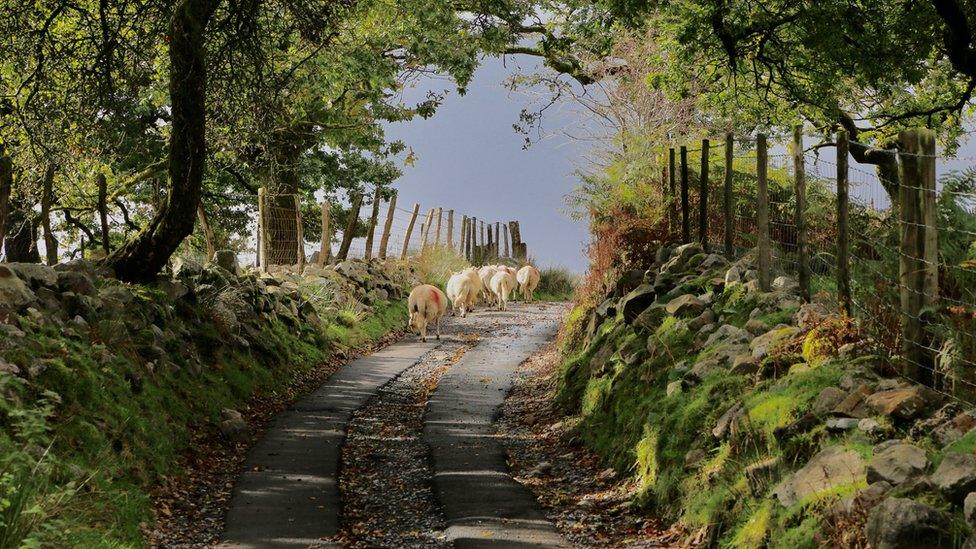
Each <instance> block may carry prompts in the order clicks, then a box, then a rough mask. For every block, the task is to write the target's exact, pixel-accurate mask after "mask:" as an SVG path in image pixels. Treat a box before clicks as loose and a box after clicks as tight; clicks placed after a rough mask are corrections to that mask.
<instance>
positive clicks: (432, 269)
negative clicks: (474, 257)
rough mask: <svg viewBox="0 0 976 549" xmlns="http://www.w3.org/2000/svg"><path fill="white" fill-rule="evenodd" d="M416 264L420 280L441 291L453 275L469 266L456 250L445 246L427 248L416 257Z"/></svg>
mask: <svg viewBox="0 0 976 549" xmlns="http://www.w3.org/2000/svg"><path fill="white" fill-rule="evenodd" d="M417 264H418V267H419V272H420V279H421V280H422V281H423V282H424V283H425V284H432V285H434V286H437V287H438V288H441V289H444V288H446V287H447V281H448V279H450V278H451V275H452V274H453V273H456V272H458V271H461V270H463V269H465V268H467V267H470V266H471V264H470V263H468V261H467V260H465V259H464V257H463V256H461V255H460V254H458V253H457V250H454V249H452V248H449V247H447V246H428V247H427V248H426V249H424V251H423V253H421V254H420V255H419V256H418V257H417Z"/></svg>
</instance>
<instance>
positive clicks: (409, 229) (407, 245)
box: [400, 203, 420, 259]
mask: <svg viewBox="0 0 976 549" xmlns="http://www.w3.org/2000/svg"><path fill="white" fill-rule="evenodd" d="M419 213H420V204H419V203H415V204H414V205H413V213H411V214H410V223H408V224H407V234H406V236H404V237H403V249H402V250H400V259H406V258H407V250H409V249H410V235H411V234H412V233H413V226H414V224H415V223H416V222H417V214H419Z"/></svg>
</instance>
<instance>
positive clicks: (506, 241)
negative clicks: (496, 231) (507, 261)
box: [502, 223, 512, 257]
mask: <svg viewBox="0 0 976 549" xmlns="http://www.w3.org/2000/svg"><path fill="white" fill-rule="evenodd" d="M502 233H503V234H504V235H505V257H512V256H511V255H510V254H509V252H508V223H502Z"/></svg>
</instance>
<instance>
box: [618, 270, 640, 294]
mask: <svg viewBox="0 0 976 549" xmlns="http://www.w3.org/2000/svg"><path fill="white" fill-rule="evenodd" d="M643 282H644V271H638V270H629V271H624V273H623V274H622V275H620V278H618V279H617V283H616V284H614V290H613V295H615V296H617V297H621V296H624V295H627V294H628V293H630V292H631V291H633V290H634V289H635V288H637V287H638V286H640V285H641V284H642V283H643Z"/></svg>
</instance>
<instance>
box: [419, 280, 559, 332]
mask: <svg viewBox="0 0 976 549" xmlns="http://www.w3.org/2000/svg"><path fill="white" fill-rule="evenodd" d="M541 276H542V275H541V274H540V273H539V270H538V269H536V268H535V267H533V266H532V265H526V266H524V267H522V268H521V269H518V270H516V269H515V268H514V267H509V266H508V265H486V266H484V267H481V268H480V269H479V268H476V267H468V268H467V269H464V270H463V271H460V272H457V273H454V274H452V275H451V278H450V279H449V280H448V281H447V288H446V289H447V294H446V295H445V293H444V292H442V291H441V289H440V288H438V287H437V286H433V285H431V284H421V285H419V286H417V287H416V288H414V289H413V290H412V291H411V292H410V298H409V300H408V302H407V306H408V307H409V311H410V328H411V329H412V330H414V331H415V332H417V333H418V334H420V339H421V340H422V341H427V326H429V325H430V324H431V323H433V324H434V325H435V326H436V328H437V339H440V338H441V317H442V316H444V314H445V313H446V312H447V305H448V303H447V302H448V300H450V302H451V309H452V310H453V311H454V312H455V314H458V315H460V316H461V317H465V316H467V315H468V312H469V311H472V310H474V306H475V305H476V304H477V303H478V302H479V301H484V302H485V303H486V304H488V305H490V306H495V307H497V308H498V310H499V311H504V310H506V309H507V308H508V298H509V296H511V294H512V291H514V290H515V286H516V285H518V288H519V291H521V292H522V298H523V299H524V300H525V301H526V302H528V301H532V293H533V292H534V291H535V289H536V287H537V286H538V285H539V279H540V278H541Z"/></svg>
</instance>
